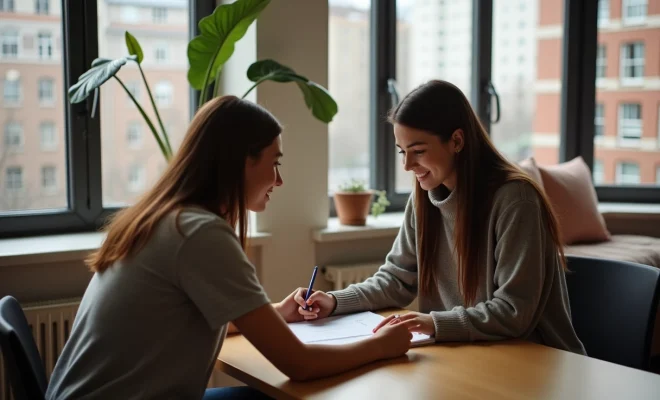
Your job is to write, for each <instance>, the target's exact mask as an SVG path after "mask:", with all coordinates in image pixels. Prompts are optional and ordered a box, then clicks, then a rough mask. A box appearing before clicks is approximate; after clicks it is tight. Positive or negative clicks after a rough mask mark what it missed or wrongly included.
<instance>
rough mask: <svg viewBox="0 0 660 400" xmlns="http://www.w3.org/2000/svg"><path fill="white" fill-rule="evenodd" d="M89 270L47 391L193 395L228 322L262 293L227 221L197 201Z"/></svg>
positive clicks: (200, 391) (260, 300)
mask: <svg viewBox="0 0 660 400" xmlns="http://www.w3.org/2000/svg"><path fill="white" fill-rule="evenodd" d="M175 216H176V212H172V213H170V214H169V215H168V216H167V217H165V218H164V219H163V220H162V221H161V222H160V223H159V224H158V226H157V228H156V229H155V231H154V234H153V236H152V238H151V239H150V240H149V241H148V243H147V245H146V246H145V247H144V248H143V249H142V250H141V251H139V252H138V253H137V254H136V255H135V256H133V257H130V259H125V260H123V261H120V262H117V263H116V264H115V265H113V266H112V267H111V268H109V269H107V270H106V271H105V272H103V273H100V274H98V273H97V274H94V276H93V278H92V280H91V282H90V284H89V286H88V288H87V291H86V292H85V295H84V297H83V300H82V303H81V305H80V309H79V310H78V313H77V315H76V319H75V322H74V324H73V329H72V332H71V337H70V338H69V340H68V342H67V344H66V345H65V347H64V350H63V352H62V354H61V356H60V358H59V360H58V362H57V365H56V367H55V370H54V371H53V374H52V377H51V381H50V384H49V386H48V391H47V393H46V398H47V399H71V398H76V399H91V398H94V399H98V398H102V399H138V398H139V399H149V398H158V399H163V398H167V399H169V398H176V399H195V398H197V399H201V398H202V397H203V395H204V389H205V387H206V383H207V382H208V379H209V376H210V374H211V372H212V370H213V366H214V365H215V360H216V358H217V355H218V352H219V351H220V347H221V346H222V342H223V340H224V337H225V335H226V332H227V323H228V322H230V321H232V320H234V319H236V318H237V317H240V316H241V315H244V314H246V313H248V312H250V311H252V310H254V309H256V308H258V307H260V306H262V305H264V304H267V303H268V302H269V299H268V297H267V296H266V294H265V293H264V290H263V288H262V287H261V285H260V284H259V281H258V279H257V276H256V271H255V268H254V266H253V265H252V264H251V263H250V262H249V260H248V259H247V257H246V255H245V253H244V252H243V250H242V249H241V246H240V243H239V241H238V239H237V237H236V234H235V233H234V231H233V229H232V228H231V227H230V225H229V224H228V223H227V222H226V221H224V220H223V219H221V218H219V217H218V216H216V215H214V214H213V213H210V212H208V211H205V210H202V209H198V208H186V209H184V210H183V211H182V212H181V214H180V215H179V223H180V225H179V226H180V228H181V231H182V233H183V234H184V235H183V236H182V235H181V234H180V233H179V232H178V230H177V228H176V225H175Z"/></svg>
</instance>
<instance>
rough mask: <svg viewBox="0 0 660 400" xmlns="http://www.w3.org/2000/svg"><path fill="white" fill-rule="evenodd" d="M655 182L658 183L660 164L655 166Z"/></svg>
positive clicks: (659, 183) (659, 180)
mask: <svg viewBox="0 0 660 400" xmlns="http://www.w3.org/2000/svg"><path fill="white" fill-rule="evenodd" d="M655 184H656V185H660V166H657V167H655Z"/></svg>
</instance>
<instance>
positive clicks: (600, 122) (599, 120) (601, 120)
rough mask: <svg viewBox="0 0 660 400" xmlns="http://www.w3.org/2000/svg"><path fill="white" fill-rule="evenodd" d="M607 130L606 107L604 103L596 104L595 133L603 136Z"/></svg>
mask: <svg viewBox="0 0 660 400" xmlns="http://www.w3.org/2000/svg"><path fill="white" fill-rule="evenodd" d="M604 131H605V107H604V106H603V104H602V103H598V104H596V110H595V113H594V135H595V136H596V137H598V136H603V134H604Z"/></svg>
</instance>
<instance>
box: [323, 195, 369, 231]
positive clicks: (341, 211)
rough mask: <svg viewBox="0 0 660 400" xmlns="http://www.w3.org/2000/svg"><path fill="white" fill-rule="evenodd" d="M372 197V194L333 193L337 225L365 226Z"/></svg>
mask: <svg viewBox="0 0 660 400" xmlns="http://www.w3.org/2000/svg"><path fill="white" fill-rule="evenodd" d="M372 196H373V193H372V192H360V193H353V192H335V194H334V195H333V196H332V197H333V199H334V202H335V209H336V210H337V216H338V217H339V223H341V224H342V225H365V224H366V223H367V215H369V206H370V205H371V197H372Z"/></svg>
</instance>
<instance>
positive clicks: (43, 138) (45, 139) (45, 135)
mask: <svg viewBox="0 0 660 400" xmlns="http://www.w3.org/2000/svg"><path fill="white" fill-rule="evenodd" d="M39 135H40V141H39V144H40V147H41V150H44V151H50V150H55V149H57V131H56V128H55V123H54V122H42V123H41V124H39Z"/></svg>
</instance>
